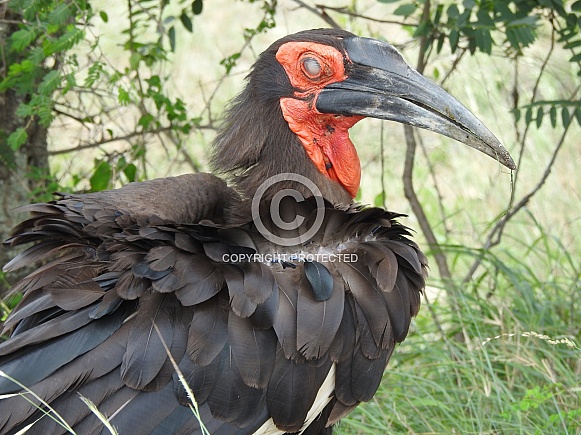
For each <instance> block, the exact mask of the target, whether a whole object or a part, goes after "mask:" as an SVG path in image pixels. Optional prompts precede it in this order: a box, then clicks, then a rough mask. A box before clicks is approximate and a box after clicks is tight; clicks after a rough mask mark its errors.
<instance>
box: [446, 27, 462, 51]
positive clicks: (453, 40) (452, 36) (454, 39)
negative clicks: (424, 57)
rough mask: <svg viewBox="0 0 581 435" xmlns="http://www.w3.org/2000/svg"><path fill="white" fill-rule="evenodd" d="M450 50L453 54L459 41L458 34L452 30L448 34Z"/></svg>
mask: <svg viewBox="0 0 581 435" xmlns="http://www.w3.org/2000/svg"><path fill="white" fill-rule="evenodd" d="M449 38H450V49H451V50H452V53H454V52H455V51H456V49H457V48H458V41H459V40H460V33H459V32H458V31H457V30H452V31H451V32H450V36H449Z"/></svg>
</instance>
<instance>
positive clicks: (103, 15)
mask: <svg viewBox="0 0 581 435" xmlns="http://www.w3.org/2000/svg"><path fill="white" fill-rule="evenodd" d="M99 16H100V17H101V19H102V20H103V22H104V23H108V22H109V15H107V12H105V11H99Z"/></svg>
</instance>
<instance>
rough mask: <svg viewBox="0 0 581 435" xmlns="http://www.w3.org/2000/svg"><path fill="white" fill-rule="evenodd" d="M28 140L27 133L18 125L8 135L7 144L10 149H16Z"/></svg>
mask: <svg viewBox="0 0 581 435" xmlns="http://www.w3.org/2000/svg"><path fill="white" fill-rule="evenodd" d="M27 140H28V133H27V132H26V130H25V129H24V128H23V127H18V128H17V129H16V130H14V131H13V132H12V133H10V136H8V140H7V142H8V146H9V147H10V149H12V151H18V150H19V149H20V147H21V146H22V145H24V144H25V143H26V141H27Z"/></svg>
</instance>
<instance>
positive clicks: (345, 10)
mask: <svg viewBox="0 0 581 435" xmlns="http://www.w3.org/2000/svg"><path fill="white" fill-rule="evenodd" d="M295 1H296V2H297V3H298V2H299V1H300V0H295ZM300 3H302V2H300ZM305 7H306V8H308V9H309V10H311V9H314V8H311V7H310V6H308V5H305ZM315 7H316V8H317V9H320V10H322V11H323V13H325V11H326V10H329V11H333V12H338V13H340V14H343V15H349V16H350V17H353V18H361V19H362V20H366V21H373V22H375V23H384V24H397V25H399V26H412V27H413V26H418V23H408V22H403V21H395V20H380V19H379V18H373V17H369V16H367V15H362V14H358V13H357V12H351V11H350V10H349V9H348V8H346V7H333V6H326V5H322V4H316V5H315ZM311 12H313V11H311ZM315 13H316V11H315ZM318 15H319V16H320V14H318ZM325 16H327V17H328V15H327V14H326V13H325Z"/></svg>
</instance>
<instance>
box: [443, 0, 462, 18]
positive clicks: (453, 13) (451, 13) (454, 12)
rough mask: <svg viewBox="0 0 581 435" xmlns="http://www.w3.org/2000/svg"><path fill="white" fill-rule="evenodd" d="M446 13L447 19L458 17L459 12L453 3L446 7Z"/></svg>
mask: <svg viewBox="0 0 581 435" xmlns="http://www.w3.org/2000/svg"><path fill="white" fill-rule="evenodd" d="M446 13H447V14H448V19H450V18H457V17H458V15H460V10H459V9H458V6H456V5H455V4H454V3H452V4H451V5H450V6H449V7H448V10H447V11H446Z"/></svg>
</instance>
